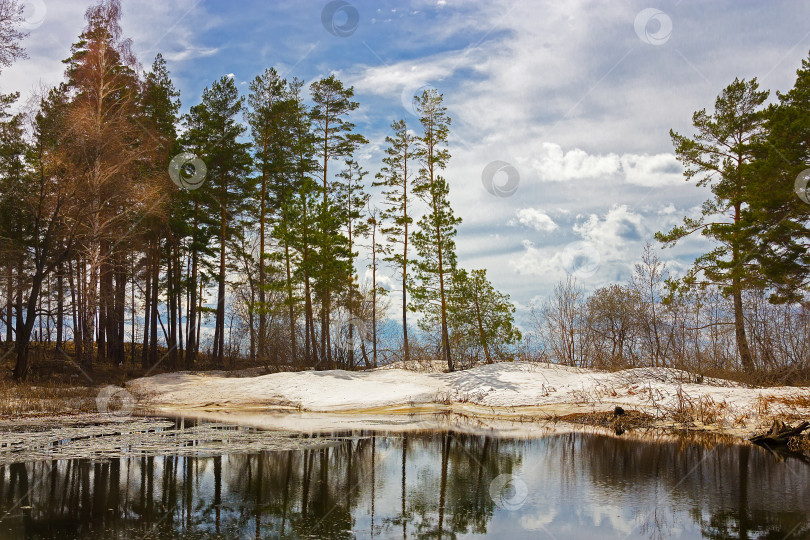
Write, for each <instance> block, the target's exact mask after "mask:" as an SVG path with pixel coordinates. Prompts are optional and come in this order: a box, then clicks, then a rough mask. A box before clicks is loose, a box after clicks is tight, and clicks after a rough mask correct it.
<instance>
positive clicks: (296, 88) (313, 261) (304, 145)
mask: <svg viewBox="0 0 810 540" xmlns="http://www.w3.org/2000/svg"><path fill="white" fill-rule="evenodd" d="M303 84H304V83H303V82H302V81H300V80H298V79H293V80H292V81H290V83H289V86H288V91H287V95H288V97H289V99H290V103H291V107H292V109H291V112H290V124H289V126H290V141H291V154H292V164H291V169H292V180H291V184H290V185H291V188H292V190H293V192H294V198H293V199H292V200H291V201H290V202H289V204H287V205H285V212H286V213H287V216H288V218H289V219H285V223H286V224H287V225H285V228H284V230H282V231H278V232H280V233H281V235H283V236H281V237H282V238H284V241H285V242H286V244H287V245H288V246H291V247H292V248H294V249H295V251H296V252H298V255H299V258H300V263H299V264H298V267H297V268H296V269H295V272H294V276H295V280H296V281H298V282H300V283H302V285H303V289H304V291H303V292H304V361H305V363H306V364H307V365H310V366H312V365H315V364H317V363H318V355H317V350H316V344H317V340H316V336H315V319H314V314H313V302H312V288H313V287H312V278H313V276H316V275H317V274H318V258H317V253H316V251H315V248H316V241H317V231H318V222H317V219H318V214H317V213H316V210H317V203H318V195H319V190H318V184H317V182H316V181H315V180H314V179H313V175H314V174H316V171H317V170H318V163H317V162H316V160H315V136H314V134H313V132H312V125H311V117H310V114H309V108H308V107H307V105H306V103H304V99H303V96H302V88H303ZM276 234H277V237H278V236H279V235H278V233H276ZM288 260H289V257H288ZM289 282H290V278H289V277H288V283H289ZM289 294H290V298H291V297H292V290H291V288H290V293H289Z"/></svg>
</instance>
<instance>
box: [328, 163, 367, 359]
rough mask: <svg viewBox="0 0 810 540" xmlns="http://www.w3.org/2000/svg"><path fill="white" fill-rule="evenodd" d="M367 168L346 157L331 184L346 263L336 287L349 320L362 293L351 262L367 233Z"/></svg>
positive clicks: (351, 339) (351, 336) (355, 313)
mask: <svg viewBox="0 0 810 540" xmlns="http://www.w3.org/2000/svg"><path fill="white" fill-rule="evenodd" d="M367 174H368V171H366V170H365V169H363V168H362V167H361V166H360V165H359V164H358V163H357V162H356V161H354V160H353V159H351V158H350V159H347V160H346V166H345V168H344V169H343V170H342V171H340V173H338V180H337V185H336V186H335V188H336V189H335V206H334V213H335V214H336V215H337V216H339V218H340V221H341V223H342V226H341V228H342V231H341V232H342V234H341V236H343V237H344V238H346V252H347V254H348V257H347V259H346V263H347V266H348V269H347V273H346V274H344V275H345V278H346V279H344V280H343V282H342V283H338V286H339V287H340V288H341V289H342V290H343V294H342V296H343V305H344V306H345V307H346V310H347V311H348V313H349V317H350V320H354V319H356V318H357V317H358V313H360V312H361V311H362V310H361V304H362V295H361V294H360V291H359V288H358V278H357V274H356V272H355V266H354V262H355V259H356V258H357V255H358V252H357V251H355V250H356V248H357V246H358V242H359V240H360V239H361V238H365V237H367V236H368V233H369V224H368V222H367V221H366V220H365V219H364V210H365V207H366V205H367V204H368V201H369V198H370V196H369V195H368V194H367V193H366V192H365V189H364V187H363V182H364V178H365V177H366V175H367ZM349 343H354V326H353V325H349ZM348 361H349V366H350V367H354V348H353V347H351V348H350V349H349V358H348Z"/></svg>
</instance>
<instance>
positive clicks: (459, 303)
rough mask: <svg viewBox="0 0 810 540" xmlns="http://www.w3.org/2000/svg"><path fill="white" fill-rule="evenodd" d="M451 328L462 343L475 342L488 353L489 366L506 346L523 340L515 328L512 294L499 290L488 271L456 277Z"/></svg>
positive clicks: (476, 271) (451, 310)
mask: <svg viewBox="0 0 810 540" xmlns="http://www.w3.org/2000/svg"><path fill="white" fill-rule="evenodd" d="M452 285H453V286H452V302H451V309H450V326H451V327H452V328H453V331H454V334H456V335H457V336H458V337H459V338H460V341H462V342H472V343H475V344H476V345H477V347H480V349H481V350H483V352H484V357H485V359H486V362H487V364H491V363H492V361H493V355H494V354H497V353H498V352H499V351H500V350H501V349H502V347H503V346H504V345H514V344H515V343H516V342H517V341H519V340H520V339H521V335H520V331H518V329H517V328H515V306H514V305H513V304H512V303H511V302H510V301H509V295H507V294H503V293H501V292H498V291H497V290H495V288H494V287H493V286H492V283H490V282H489V280H488V279H487V271H486V270H473V271H472V272H469V273H468V272H467V271H466V270H461V269H459V270H458V271H457V272H456V273H455V274H454V275H453V281H452Z"/></svg>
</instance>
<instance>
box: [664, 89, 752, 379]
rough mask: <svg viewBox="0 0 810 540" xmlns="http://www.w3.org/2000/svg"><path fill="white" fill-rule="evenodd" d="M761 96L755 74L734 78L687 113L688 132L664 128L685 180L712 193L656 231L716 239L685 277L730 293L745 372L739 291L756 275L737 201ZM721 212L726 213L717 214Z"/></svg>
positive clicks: (748, 357)
mask: <svg viewBox="0 0 810 540" xmlns="http://www.w3.org/2000/svg"><path fill="white" fill-rule="evenodd" d="M767 96H768V92H767V91H764V92H763V91H760V90H759V85H758V84H757V81H756V79H753V80H751V81H744V80H742V81H741V80H739V79H735V80H734V82H733V83H732V84H730V85H729V86H728V87H726V89H725V90H723V92H722V94H721V95H720V96H719V97H718V98H717V100H716V101H715V105H714V113H713V114H707V113H706V110H705V109H703V110H700V111H697V112H696V113H695V114H694V115H693V117H692V123H693V124H694V127H695V130H696V131H697V133H696V135H695V136H694V137H693V138H688V137H685V136H683V135H680V134H678V133H675V132H674V131H670V135H671V137H672V142H673V144H674V145H675V153H676V155H677V157H678V160H679V161H680V162H681V163H683V165H684V167H685V173H684V174H685V176H686V178H687V180H690V179H696V180H697V185H698V186H706V185H708V186H710V187H711V190H712V193H713V195H714V196H713V198H711V199H709V200H707V201H706V202H704V203H703V208H702V212H701V217H700V218H699V219H696V220H695V219H690V218H684V224H683V225H682V226H677V227H674V228H673V229H672V230H671V231H670V232H668V233H666V234H661V233H657V234H656V238H657V239H658V240H659V241H661V242H664V243H665V245H668V246H671V245H674V244H676V243H677V242H678V241H679V240H681V239H682V238H685V237H687V236H689V235H690V234H693V233H696V232H700V233H701V234H702V235H703V236H705V237H707V238H709V239H711V240H713V241H714V242H716V244H717V247H716V248H715V249H714V250H712V251H710V252H709V253H706V254H704V255H701V256H700V257H698V258H697V259H696V261H695V264H694V266H693V267H692V269H691V270H690V272H689V274H688V276H687V277H686V278H685V280H686V281H685V283H687V284H690V285H692V284H698V283H700V284H704V285H705V284H713V285H718V286H720V287H721V288H722V291H723V292H724V294H727V295H730V296H731V297H732V299H733V304H734V329H735V334H736V338H737V349H738V351H739V353H740V360H741V361H742V365H743V368H744V369H745V370H746V371H749V372H750V371H752V370H753V369H754V359H753V357H752V354H751V351H750V349H749V347H748V339H747V337H746V330H745V316H744V313H743V303H742V293H743V291H744V290H746V289H749V288H752V287H758V286H761V279H760V277H761V276H760V272H759V270H758V268H757V265H756V261H755V259H754V258H753V257H752V254H754V252H755V249H756V247H755V245H754V238H753V237H752V235H751V234H750V233H749V229H748V228H747V227H746V222H745V220H744V216H743V207H744V205H746V204H747V203H748V199H749V197H750V193H749V185H750V183H751V175H750V173H751V170H750V164H751V162H752V160H753V157H754V148H755V145H756V143H757V142H758V140H759V139H760V137H761V136H762V128H763V120H764V117H763V114H762V109H761V107H762V104H763V102H764V101H765V99H766V98H767ZM726 215H729V218H728V219H723V217H724V216H726Z"/></svg>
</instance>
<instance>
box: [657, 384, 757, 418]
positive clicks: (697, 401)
mask: <svg viewBox="0 0 810 540" xmlns="http://www.w3.org/2000/svg"><path fill="white" fill-rule="evenodd" d="M661 411H662V412H663V413H664V415H665V416H667V417H669V418H671V419H673V420H674V421H675V422H677V423H679V424H689V423H693V422H700V423H701V424H704V425H709V424H717V423H720V422H722V421H723V420H724V419H725V416H726V413H727V412H728V404H727V403H726V402H725V401H721V402H719V403H718V402H717V401H715V400H714V399H713V398H712V397H711V396H707V395H701V396H698V397H696V398H695V397H693V396H690V395H689V394H687V393H686V392H684V390H683V388H681V387H678V391H677V392H676V394H675V401H674V403H673V404H672V405H669V406H662V407H661ZM737 420H741V419H739V418H738V419H737Z"/></svg>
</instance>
